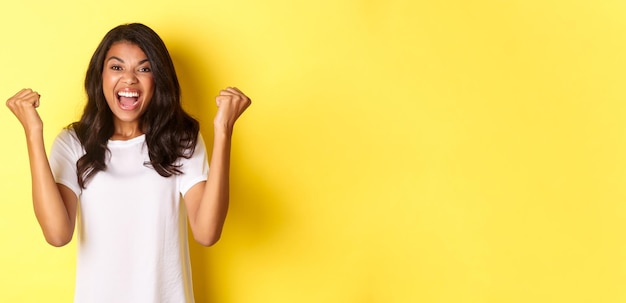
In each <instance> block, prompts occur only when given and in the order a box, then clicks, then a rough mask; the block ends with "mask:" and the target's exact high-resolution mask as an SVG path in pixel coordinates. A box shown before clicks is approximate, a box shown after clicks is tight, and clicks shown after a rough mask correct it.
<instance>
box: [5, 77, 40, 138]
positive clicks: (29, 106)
mask: <svg viewBox="0 0 626 303" xmlns="http://www.w3.org/2000/svg"><path fill="white" fill-rule="evenodd" d="M40 97H41V96H40V95H39V94H38V93H37V92H36V91H34V90H32V89H29V88H26V89H22V90H21V91H19V92H18V93H17V94H15V96H13V97H11V98H9V100H7V107H8V108H9V109H10V110H11V111H12V112H13V114H14V115H15V117H17V119H18V120H19V121H20V123H22V126H23V127H24V131H26V132H27V133H29V132H31V131H41V130H42V129H43V122H42V121H41V118H40V117H39V113H37V110H36V108H37V107H39V98H40Z"/></svg>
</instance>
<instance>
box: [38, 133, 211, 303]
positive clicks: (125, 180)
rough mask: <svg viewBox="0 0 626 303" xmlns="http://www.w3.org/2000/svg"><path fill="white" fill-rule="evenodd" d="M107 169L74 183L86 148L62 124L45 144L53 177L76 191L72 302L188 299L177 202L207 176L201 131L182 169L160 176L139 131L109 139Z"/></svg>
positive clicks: (179, 302) (183, 217) (182, 215)
mask: <svg viewBox="0 0 626 303" xmlns="http://www.w3.org/2000/svg"><path fill="white" fill-rule="evenodd" d="M108 148H109V150H110V153H108V152H107V156H106V165H107V167H106V170H104V171H100V172H98V173H97V174H96V175H94V177H93V178H92V179H91V180H89V181H88V182H87V183H86V189H81V188H80V187H79V186H78V181H77V177H76V161H78V159H79V158H80V157H81V156H82V155H83V154H84V149H83V147H82V145H81V144H80V142H79V141H78V138H76V135H75V133H74V131H72V130H64V131H62V132H61V133H60V134H59V135H58V136H57V138H56V139H55V141H54V143H53V145H52V149H51V152H50V167H51V168H52V172H53V174H54V177H55V180H56V182H57V183H60V184H63V185H65V186H67V187H68V188H70V189H71V190H72V191H74V193H75V194H76V196H77V197H78V199H79V209H78V219H77V222H78V223H77V233H76V235H77V238H78V259H77V265H76V290H75V297H74V302H76V303H96V302H98V303H100V302H101V303H112V302H115V303H124V302H129V303H130V302H132V303H137V302H142V303H144V302H154V303H165V302H171V303H183V302H187V303H189V302H194V299H193V290H192V284H191V268H190V263H189V251H188V243H187V212H186V211H185V207H184V203H181V194H182V195H184V194H185V193H186V192H187V190H189V189H190V188H191V187H192V186H193V185H195V184H197V183H198V182H201V181H204V180H206V179H207V175H208V169H209V168H208V161H207V156H206V149H205V146H204V141H203V140H202V136H201V135H199V136H198V143H197V145H196V149H195V152H194V154H193V156H192V157H191V158H190V159H185V158H180V159H179V160H178V163H179V164H182V166H181V167H180V168H179V169H180V170H181V171H182V172H183V173H182V174H180V175H173V176H171V177H169V178H165V177H162V176H160V175H159V174H158V173H157V172H156V171H155V170H154V169H153V168H151V167H150V165H145V164H144V163H146V162H147V161H149V157H148V149H147V146H146V143H145V135H142V136H139V137H136V138H133V139H130V140H127V141H112V140H110V141H109V142H108Z"/></svg>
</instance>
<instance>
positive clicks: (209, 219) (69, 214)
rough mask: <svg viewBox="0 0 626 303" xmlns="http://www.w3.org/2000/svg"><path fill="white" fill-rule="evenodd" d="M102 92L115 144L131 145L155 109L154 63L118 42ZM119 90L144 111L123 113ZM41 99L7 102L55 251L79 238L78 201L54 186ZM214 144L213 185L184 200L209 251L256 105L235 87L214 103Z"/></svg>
mask: <svg viewBox="0 0 626 303" xmlns="http://www.w3.org/2000/svg"><path fill="white" fill-rule="evenodd" d="M104 64H105V69H104V71H103V74H102V75H103V83H102V85H103V90H104V94H105V97H106V99H107V103H108V104H109V107H110V108H111V110H112V112H113V114H114V115H115V119H114V126H115V131H114V135H113V136H112V137H111V139H113V140H128V139H131V138H134V137H137V136H139V135H141V134H143V132H142V131H141V129H139V119H140V117H141V115H142V114H143V112H145V110H146V108H147V107H148V106H149V105H150V100H151V97H152V93H153V91H154V87H153V85H154V81H153V75H152V72H151V71H150V63H149V62H147V61H146V56H145V54H144V52H143V51H142V50H141V49H140V48H139V47H138V46H136V45H134V44H131V43H127V42H118V43H115V44H114V45H112V46H111V48H110V49H109V52H108V53H107V56H106V59H105V62H104ZM119 90H133V91H138V92H140V95H139V100H138V101H139V102H140V106H138V107H137V108H136V109H133V110H123V109H122V108H120V107H119V105H118V101H117V97H116V93H117V91H119ZM40 97H41V96H40V95H39V94H38V93H37V92H36V91H34V90H32V89H22V90H20V91H19V92H18V93H17V94H15V95H14V96H13V97H11V98H9V99H8V100H7V102H6V105H7V107H8V108H9V109H10V110H11V111H12V112H13V114H14V115H15V116H16V118H17V119H18V120H19V122H20V123H21V124H22V126H23V128H24V132H25V135H26V144H27V149H28V156H29V163H30V171H31V180H32V197H33V207H34V210H35V215H36V217H37V221H38V222H39V225H40V226H41V229H42V231H43V234H44V237H45V238H46V241H47V242H48V243H50V244H51V245H53V246H63V245H65V244H67V243H69V242H70V241H71V239H72V235H73V234H74V227H75V223H76V208H77V204H78V198H77V197H76V195H75V194H74V192H72V191H71V190H70V189H69V188H67V187H66V186H64V185H61V184H57V183H56V182H55V181H54V177H53V175H52V171H51V169H50V164H49V163H48V157H47V155H46V151H45V146H44V140H43V122H42V120H41V117H40V116H39V114H38V112H37V107H39V103H40ZM215 101H216V104H217V107H218V109H217V113H216V114H215V117H214V119H213V126H214V140H213V150H212V155H211V159H210V167H211V169H210V170H209V176H208V180H207V181H204V182H199V183H197V184H196V185H194V186H193V187H192V188H191V189H190V190H189V191H188V192H187V193H186V194H185V196H184V200H185V206H186V208H187V213H188V217H189V225H190V226H191V230H192V233H193V236H194V238H195V239H196V241H197V242H198V243H200V244H201V245H204V246H211V245H213V244H215V243H216V242H217V241H218V240H219V238H220V236H221V233H222V228H223V226H224V222H225V219H226V213H227V211H228V201H229V172H230V150H231V138H232V134H233V128H234V125H235V122H236V121H237V119H238V118H239V117H240V116H241V114H242V113H243V112H244V111H245V110H246V109H247V108H248V106H250V104H251V100H250V98H248V97H247V96H246V95H245V94H244V93H243V92H241V91H240V90H239V89H237V88H235V87H227V88H225V89H223V90H221V91H220V92H219V94H218V96H216V97H215Z"/></svg>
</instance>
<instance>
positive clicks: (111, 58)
mask: <svg viewBox="0 0 626 303" xmlns="http://www.w3.org/2000/svg"><path fill="white" fill-rule="evenodd" d="M111 60H117V61H119V62H122V63H125V62H124V60H122V58H120V57H117V56H111V57H109V59H107V60H106V62H109V61H111ZM149 61H150V60H148V59H147V58H146V59H143V60H141V61H139V65H141V64H144V63H146V62H149Z"/></svg>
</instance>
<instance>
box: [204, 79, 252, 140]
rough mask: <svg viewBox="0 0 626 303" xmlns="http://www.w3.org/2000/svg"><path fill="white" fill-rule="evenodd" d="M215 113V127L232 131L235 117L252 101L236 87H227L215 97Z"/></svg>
mask: <svg viewBox="0 0 626 303" xmlns="http://www.w3.org/2000/svg"><path fill="white" fill-rule="evenodd" d="M215 102H216V103H217V113H216V114H215V118H214V120H213V124H214V126H215V128H216V129H217V128H222V127H223V128H224V129H223V130H227V131H232V129H233V126H234V125H235V121H237V118H239V116H241V114H242V113H243V112H244V111H245V110H246V108H248V106H250V104H252V101H251V100H250V98H248V96H246V95H245V94H244V93H243V92H242V91H241V90H239V89H238V88H236V87H227V88H225V89H223V90H221V91H220V94H219V95H218V96H217V97H215Z"/></svg>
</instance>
